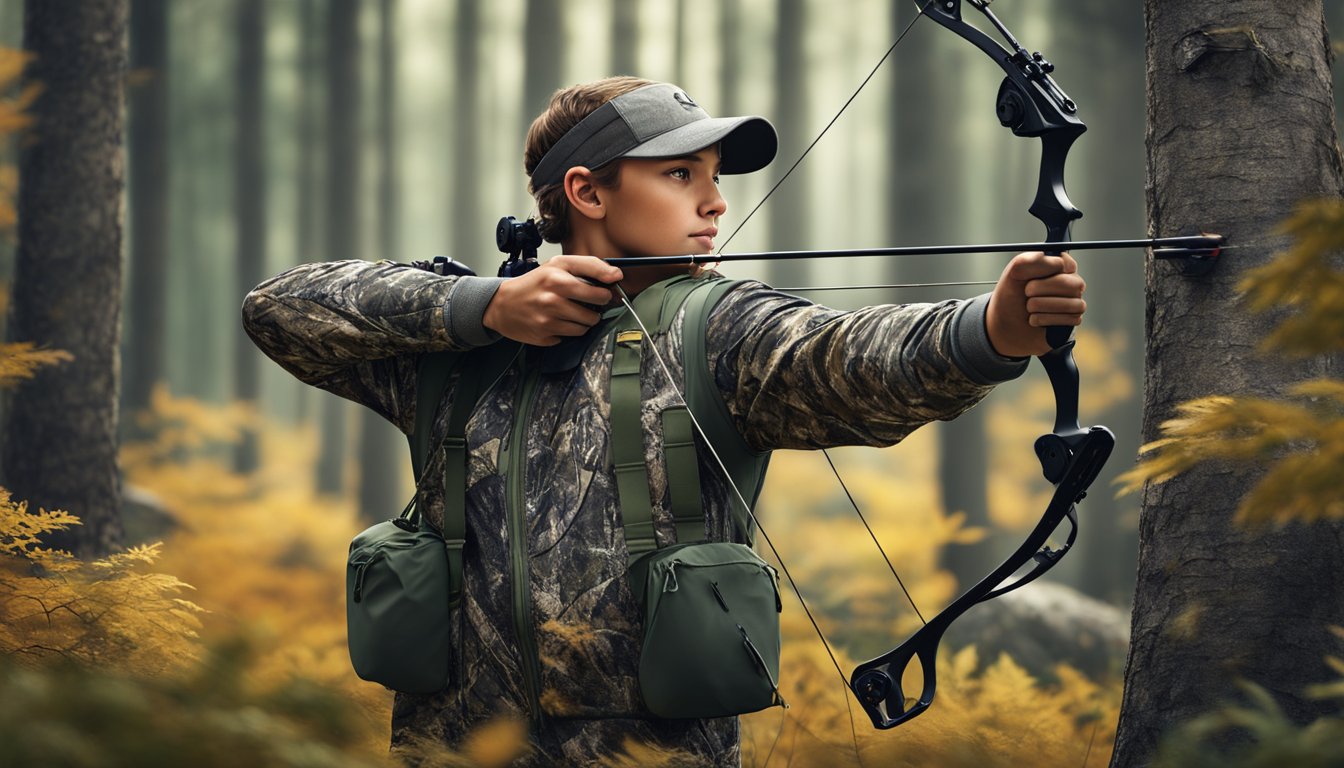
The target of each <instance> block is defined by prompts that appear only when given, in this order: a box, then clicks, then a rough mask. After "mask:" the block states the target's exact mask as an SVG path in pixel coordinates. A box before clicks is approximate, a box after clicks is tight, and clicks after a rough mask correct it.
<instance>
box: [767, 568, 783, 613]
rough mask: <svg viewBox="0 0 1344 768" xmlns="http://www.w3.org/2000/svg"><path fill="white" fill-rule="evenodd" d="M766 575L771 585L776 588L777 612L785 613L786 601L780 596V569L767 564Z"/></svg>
mask: <svg viewBox="0 0 1344 768" xmlns="http://www.w3.org/2000/svg"><path fill="white" fill-rule="evenodd" d="M765 576H766V578H768V579H770V586H772V587H774V588H775V613H783V612H784V601H783V600H782V599H781V598H780V596H779V571H777V570H775V569H774V568H772V567H771V566H770V565H768V564H767V565H766V566H765Z"/></svg>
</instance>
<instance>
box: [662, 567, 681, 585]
mask: <svg viewBox="0 0 1344 768" xmlns="http://www.w3.org/2000/svg"><path fill="white" fill-rule="evenodd" d="M679 562H681V561H680V560H672V561H670V562H668V563H667V564H666V565H664V566H663V570H665V571H666V572H667V575H666V576H664V577H663V591H664V592H676V591H677V588H678V584H677V571H676V567H677V563H679Z"/></svg>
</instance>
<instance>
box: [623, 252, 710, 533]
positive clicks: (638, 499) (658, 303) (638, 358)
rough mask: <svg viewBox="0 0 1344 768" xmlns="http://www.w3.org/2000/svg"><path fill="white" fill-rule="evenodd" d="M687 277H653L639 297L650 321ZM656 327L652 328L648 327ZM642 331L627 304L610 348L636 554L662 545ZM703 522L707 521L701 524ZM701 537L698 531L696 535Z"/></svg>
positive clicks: (627, 521) (626, 513)
mask: <svg viewBox="0 0 1344 768" xmlns="http://www.w3.org/2000/svg"><path fill="white" fill-rule="evenodd" d="M682 279H683V278H678V279H677V280H668V281H663V282H660V283H654V284H653V285H651V286H649V287H648V288H646V289H644V290H643V291H641V292H640V294H639V295H638V296H636V297H635V301H634V307H635V312H637V313H638V316H639V317H640V318H644V319H646V322H648V323H649V324H651V326H652V327H658V323H660V322H661V321H662V316H663V307H664V304H663V298H664V296H665V295H666V291H667V289H668V287H669V286H670V285H672V284H675V283H678V282H679V281H681V280H682ZM650 332H651V333H652V332H653V331H652V330H651V331H650ZM644 341H645V339H644V331H643V330H642V329H641V328H640V327H639V321H638V320H636V318H635V316H634V315H632V314H630V311H629V310H626V311H625V312H622V313H620V315H618V316H617V317H616V319H615V322H613V323H612V325H611V330H610V331H608V336H607V344H608V347H607V348H608V349H609V350H610V351H611V460H612V464H613V467H614V469H615V471H616V493H617V495H618V498H619V499H620V505H621V522H622V524H623V526H624V528H625V541H626V547H627V549H628V550H629V552H630V556H631V557H632V558H633V557H635V556H637V555H640V554H643V553H644V552H648V551H650V550H653V549H657V548H658V542H657V540H656V539H655V538H654V534H653V502H652V499H651V498H650V493H651V491H650V486H649V467H648V463H647V462H646V461H645V457H644V422H643V419H642V418H641V417H640V410H641V409H640V404H641V402H642V401H643V396H642V393H641V391H640V368H641V365H642V363H643V359H644V351H643V350H644ZM702 527H703V525H702ZM697 538H698V537H697Z"/></svg>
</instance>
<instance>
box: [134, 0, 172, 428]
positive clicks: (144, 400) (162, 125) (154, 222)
mask: <svg viewBox="0 0 1344 768" xmlns="http://www.w3.org/2000/svg"><path fill="white" fill-rule="evenodd" d="M131 69H132V70H134V71H135V73H136V74H137V77H136V78H135V79H134V81H133V82H134V86H133V87H132V89H131V91H130V94H129V97H130V109H129V115H130V123H129V125H128V131H127V139H128V145H129V152H128V159H129V161H130V197H131V204H130V213H131V227H130V235H131V237H130V239H131V247H130V262H131V264H130V275H129V282H130V286H129V290H130V294H131V295H130V302H129V303H128V308H129V312H128V317H127V318H126V319H127V330H128V333H127V339H128V341H127V343H126V345H125V353H126V357H127V360H126V369H125V375H124V376H123V378H122V387H123V392H122V407H123V408H124V409H125V411H126V413H128V414H130V416H131V418H130V419H128V422H129V424H128V425H129V426H131V429H132V430H134V426H133V425H134V416H135V414H136V413H137V412H138V411H142V410H144V409H147V408H149V397H150V393H151V391H152V390H153V388H154V384H155V383H156V382H158V381H161V380H162V379H163V378H164V373H165V372H164V368H163V362H164V344H165V341H164V330H165V329H166V328H167V273H168V221H169V219H168V217H169V215H170V214H169V206H168V6H167V3H166V2H165V0H134V2H133V3H132V7H131Z"/></svg>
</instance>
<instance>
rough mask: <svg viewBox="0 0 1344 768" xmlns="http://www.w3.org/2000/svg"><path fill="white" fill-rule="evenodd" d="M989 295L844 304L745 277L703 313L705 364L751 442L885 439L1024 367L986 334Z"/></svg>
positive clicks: (944, 415)
mask: <svg viewBox="0 0 1344 768" xmlns="http://www.w3.org/2000/svg"><path fill="white" fill-rule="evenodd" d="M987 304H988V296H982V297H979V298H977V299H972V300H969V301H947V302H942V303H939V304H909V305H901V306H896V305H886V306H877V307H866V308H864V309H860V310H857V311H853V312H842V311H838V310H834V309H829V308H826V307H823V306H820V305H817V304H813V303H811V302H808V301H805V300H802V299H799V298H797V297H794V296H789V295H787V294H783V293H780V292H777V291H773V290H770V289H768V288H766V287H765V286H763V285H761V284H759V283H747V284H745V285H743V286H742V287H739V288H737V289H735V290H732V291H730V292H729V293H728V294H727V295H725V296H724V298H723V300H722V301H721V302H720V303H719V304H718V306H717V307H716V308H715V309H714V311H713V313H712V314H711V315H710V318H709V322H708V325H707V328H706V350H707V354H708V356H709V364H710V371H711V373H712V375H713V376H714V378H715V382H716V383H717V384H718V387H719V390H720V392H722V393H723V397H724V402H725V403H727V405H728V409H729V412H730V413H732V415H733V418H734V420H735V421H736V422H737V426H738V429H739V430H740V431H741V432H742V435H743V437H744V438H746V440H747V442H748V444H750V445H751V446H752V447H753V448H755V449H756V450H770V449H778V448H798V449H809V448H824V447H830V446H836V445H891V444H893V443H896V442H899V441H900V440H901V439H903V438H904V437H905V436H906V435H908V434H910V433H911V432H913V431H914V430H915V429H916V428H918V427H919V426H921V425H923V424H926V423H928V422H930V421H934V420H947V419H951V418H954V417H955V416H957V415H959V414H961V413H962V412H964V411H965V410H967V409H968V408H970V407H971V406H972V405H974V404H975V403H976V402H978V401H979V400H980V399H981V398H983V397H984V396H985V395H986V394H988V393H989V391H990V390H991V389H992V388H993V386H994V384H995V383H998V382H1000V381H1004V380H1007V379H1011V378H1015V377H1016V376H1018V375H1021V373H1022V371H1023V370H1025V368H1026V365H1027V360H1026V359H1018V358H1005V357H1002V356H1000V355H998V354H997V353H996V352H994V350H993V347H992V346H991V345H990V344H989V340H988V336H987V335H986V333H985V330H984V311H985V307H986V306H987Z"/></svg>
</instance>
